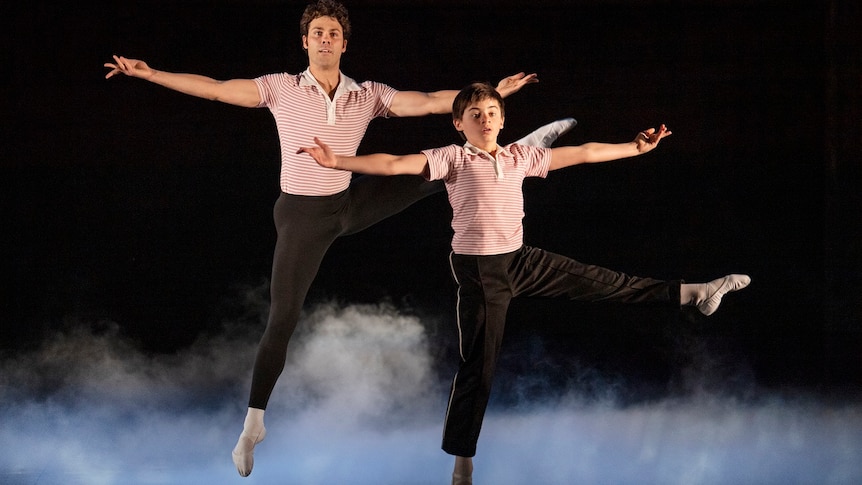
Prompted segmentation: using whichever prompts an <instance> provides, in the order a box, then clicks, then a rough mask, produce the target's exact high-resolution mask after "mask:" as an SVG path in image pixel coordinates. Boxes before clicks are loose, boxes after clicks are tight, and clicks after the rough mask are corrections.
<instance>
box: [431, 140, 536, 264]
mask: <svg viewBox="0 0 862 485" xmlns="http://www.w3.org/2000/svg"><path fill="white" fill-rule="evenodd" d="M422 153H423V154H424V155H425V156H426V157H427V158H428V168H429V176H428V178H429V180H443V182H444V183H445V185H446V190H447V192H448V194H449V204H450V205H451V206H452V230H453V231H454V235H453V236H452V250H453V251H454V252H456V253H458V254H469V255H481V256H486V255H493V254H503V253H507V252H510V251H514V250H516V249H518V248H520V247H521V246H522V245H523V244H524V226H523V219H524V192H523V183H524V179H525V178H526V177H546V176H547V175H548V169H549V167H550V164H551V150H550V149H549V148H541V147H534V146H526V145H518V144H511V145H507V146H505V147H498V148H497V152H496V155H497V156H496V157H494V156H493V155H491V154H490V153H488V152H486V151H484V150H481V149H479V148H477V147H475V146H473V145H472V144H470V143H469V142H467V143H466V144H465V145H464V146H458V145H449V146H445V147H440V148H433V149H430V150H424V151H422Z"/></svg>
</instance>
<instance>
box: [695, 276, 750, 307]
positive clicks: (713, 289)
mask: <svg viewBox="0 0 862 485" xmlns="http://www.w3.org/2000/svg"><path fill="white" fill-rule="evenodd" d="M749 283H751V278H750V277H749V276H748V275H745V274H731V275H727V276H725V277H724V278H719V279H717V280H712V281H710V282H709V283H707V284H706V298H705V299H704V300H703V301H701V302H699V303H697V309H698V310H700V313H703V314H704V315H707V316H709V315H712V314H713V313H715V311H716V310H718V306H719V305H721V297H723V296H724V295H726V294H727V293H730V292H732V291H738V290H741V289H743V288H745V287H746V286H748V284H749Z"/></svg>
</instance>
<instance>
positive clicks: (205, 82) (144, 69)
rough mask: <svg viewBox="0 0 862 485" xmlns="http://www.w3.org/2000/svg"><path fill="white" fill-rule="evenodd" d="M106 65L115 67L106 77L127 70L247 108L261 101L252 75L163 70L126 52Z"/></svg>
mask: <svg viewBox="0 0 862 485" xmlns="http://www.w3.org/2000/svg"><path fill="white" fill-rule="evenodd" d="M105 67H107V68H110V69H111V70H110V71H109V72H108V74H106V75H105V79H110V78H112V77H114V76H116V75H117V74H125V75H126V76H130V77H137V78H140V79H145V80H147V81H150V82H153V83H156V84H158V85H160V86H164V87H166V88H168V89H173V90H174V91H179V92H181V93H184V94H189V95H191V96H197V97H198V98H204V99H209V100H212V101H221V102H222V103H227V104H232V105H235V106H242V107H246V108H254V107H256V106H258V105H259V104H260V94H259V93H258V90H257V85H255V83H254V81H252V80H251V79H231V80H228V81H219V80H216V79H213V78H210V77H206V76H201V75H199V74H188V73H176V72H167V71H159V70H156V69H153V68H151V67H150V66H149V65H147V63H146V62H144V61H141V60H138V59H129V58H126V57H123V56H114V62H106V63H105Z"/></svg>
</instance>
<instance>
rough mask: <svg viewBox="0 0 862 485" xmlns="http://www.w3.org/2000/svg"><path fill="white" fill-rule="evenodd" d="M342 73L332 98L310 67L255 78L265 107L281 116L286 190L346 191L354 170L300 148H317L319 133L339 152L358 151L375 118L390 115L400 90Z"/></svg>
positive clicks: (282, 181) (304, 192) (305, 192)
mask: <svg viewBox="0 0 862 485" xmlns="http://www.w3.org/2000/svg"><path fill="white" fill-rule="evenodd" d="M339 74H340V81H339V83H338V87H337V88H336V90H335V95H334V96H333V98H332V99H330V98H329V96H328V95H327V94H326V91H325V90H324V89H323V88H322V87H321V86H320V83H318V81H317V79H315V78H314V76H313V75H312V74H311V72H310V71H309V70H308V69H306V70H305V71H303V72H302V73H300V74H288V73H275V74H267V75H264V76H260V77H258V78H256V79H255V80H254V81H255V83H256V84H257V88H258V91H259V93H260V99H261V102H260V105H259V107H265V108H269V110H270V111H271V112H272V115H273V117H274V118H275V125H276V129H277V130H278V138H279V144H280V146H281V175H280V180H279V182H280V186H281V190H282V191H283V192H286V193H289V194H295V195H312V196H321V195H332V194H336V193H338V192H341V191H343V190H345V189H346V188H347V187H348V186H349V185H350V178H351V173H350V172H345V171H343V170H335V169H331V168H325V167H321V166H320V165H318V164H317V163H316V162H315V161H314V159H312V158H311V156H309V155H308V154H305V153H302V154H297V153H296V150H297V149H298V148H299V147H304V146H314V137H315V136H317V137H318V138H320V139H321V140H323V142H324V143H326V144H328V145H330V146H331V147H332V149H333V150H334V151H335V153H338V154H343V155H355V154H356V150H357V149H358V148H359V143H360V142H361V141H362V138H363V137H364V136H365V131H366V129H367V128H368V124H369V123H370V122H371V120H372V119H374V118H377V117H380V116H383V117H386V116H388V114H389V107H390V106H391V105H392V99H393V98H394V97H395V94H396V93H397V92H398V91H397V90H395V89H394V88H392V87H390V86H387V85H386V84H382V83H377V82H373V81H365V82H362V83H357V82H356V81H354V80H353V79H351V78H349V77H347V76H345V75H344V73H339Z"/></svg>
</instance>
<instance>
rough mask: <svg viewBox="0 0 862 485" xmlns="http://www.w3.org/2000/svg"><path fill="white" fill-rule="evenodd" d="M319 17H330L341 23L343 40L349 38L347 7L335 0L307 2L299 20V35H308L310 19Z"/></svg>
mask: <svg viewBox="0 0 862 485" xmlns="http://www.w3.org/2000/svg"><path fill="white" fill-rule="evenodd" d="M320 17H332V18H334V19H335V20H337V21H338V23H339V24H341V30H342V32H343V35H344V40H350V18H348V16H347V7H345V6H344V5H343V4H341V3H340V2H336V1H335V0H317V1H316V2H313V3H310V4H308V6H307V7H305V11H304V12H303V13H302V18H301V19H300V20H299V33H300V35H308V25H309V24H310V23H311V21H312V20H314V19H316V18H320Z"/></svg>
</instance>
